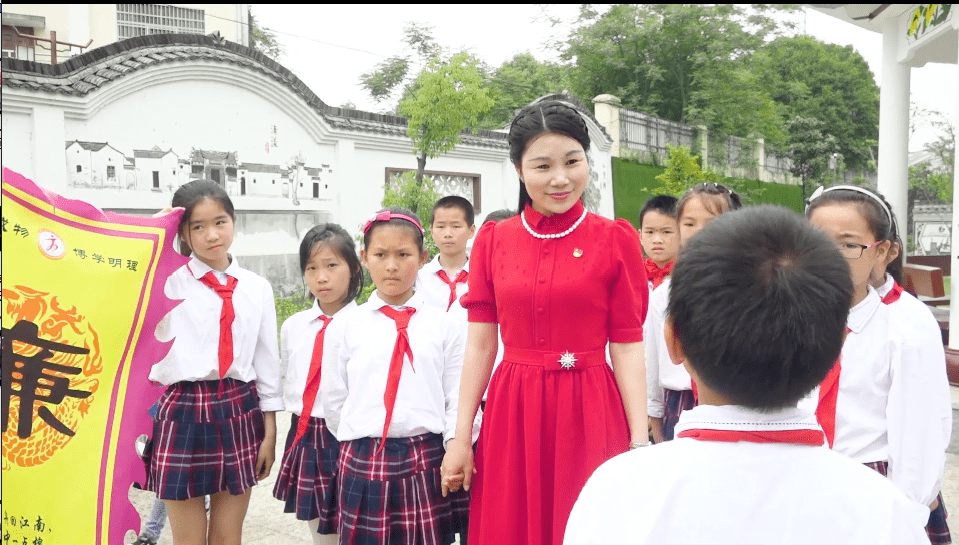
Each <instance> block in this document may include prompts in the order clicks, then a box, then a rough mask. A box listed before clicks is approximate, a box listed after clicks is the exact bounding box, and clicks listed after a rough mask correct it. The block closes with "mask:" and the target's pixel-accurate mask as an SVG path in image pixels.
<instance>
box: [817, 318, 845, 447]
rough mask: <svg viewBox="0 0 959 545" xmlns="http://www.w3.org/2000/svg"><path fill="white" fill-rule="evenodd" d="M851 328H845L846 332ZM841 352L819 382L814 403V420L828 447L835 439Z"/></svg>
mask: <svg viewBox="0 0 959 545" xmlns="http://www.w3.org/2000/svg"><path fill="white" fill-rule="evenodd" d="M851 332H852V330H851V329H849V328H848V327H847V328H846V333H851ZM841 362H842V354H841V353H840V355H839V357H838V358H836V363H835V364H833V366H832V369H830V370H829V372H828V373H826V378H824V379H822V382H821V383H820V384H819V403H818V404H817V405H816V420H817V421H818V422H819V426H820V427H822V431H823V432H824V433H825V434H826V441H828V442H829V448H832V445H833V441H834V440H835V439H836V401H837V399H838V398H839V373H840V372H841V371H842V364H841Z"/></svg>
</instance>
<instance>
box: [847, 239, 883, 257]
mask: <svg viewBox="0 0 959 545" xmlns="http://www.w3.org/2000/svg"><path fill="white" fill-rule="evenodd" d="M880 244H882V241H881V240H877V241H876V242H873V243H872V244H856V243H855V242H837V243H836V247H837V248H839V253H840V254H842V256H843V257H845V258H846V259H859V258H860V257H862V253H863V252H865V251H866V249H867V248H875V247H876V246H879V245H880Z"/></svg>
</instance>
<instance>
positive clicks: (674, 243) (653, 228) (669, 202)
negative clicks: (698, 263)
mask: <svg viewBox="0 0 959 545" xmlns="http://www.w3.org/2000/svg"><path fill="white" fill-rule="evenodd" d="M676 202H677V199H676V197H673V196H671V195H656V196H655V197H652V198H650V199H649V200H648V201H646V203H645V204H643V208H642V210H640V211H639V242H640V243H641V244H642V245H643V252H644V253H645V254H646V256H647V257H646V261H645V262H644V263H645V264H646V278H648V279H649V286H650V290H653V289H656V288H658V287H659V285H660V284H662V283H663V279H664V278H666V277H667V276H669V273H670V272H671V271H672V269H673V261H675V260H676V254H677V253H679V223H678V222H677V221H676Z"/></svg>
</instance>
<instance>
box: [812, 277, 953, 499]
mask: <svg viewBox="0 0 959 545" xmlns="http://www.w3.org/2000/svg"><path fill="white" fill-rule="evenodd" d="M899 312H900V307H899V306H896V307H892V308H890V307H889V306H887V305H884V304H882V301H881V300H880V297H879V295H878V294H877V293H876V291H875V290H874V289H872V288H871V287H870V288H869V292H868V294H867V296H866V298H865V299H863V300H862V301H861V302H860V303H858V304H857V305H856V306H854V307H853V308H852V309H850V311H849V318H848V321H847V327H848V328H849V329H850V330H851V333H849V334H848V335H847V337H846V341H845V343H844V344H843V349H842V356H841V362H842V363H841V365H842V367H841V372H840V375H839V395H838V397H837V399H836V436H835V442H834V444H833V450H835V451H836V452H838V453H840V454H844V455H846V456H848V457H850V458H852V459H853V460H854V461H856V462H858V463H861V464H864V463H869V462H881V461H886V462H888V463H889V468H888V477H889V480H890V481H892V482H893V483H894V484H895V485H896V486H897V487H898V488H899V489H900V490H902V491H903V492H904V493H905V494H906V496H907V497H909V498H910V499H912V500H914V501H917V502H919V503H921V504H923V505H930V504H932V503H933V501H934V500H935V499H936V495H937V494H938V493H939V488H940V485H941V482H942V474H943V471H944V469H945V449H946V447H947V446H948V442H949V437H950V435H951V429H952V402H951V397H950V393H949V382H948V378H947V377H946V369H945V356H944V355H943V352H942V342H941V338H938V339H937V341H936V342H931V343H930V342H929V340H928V339H922V338H917V337H916V336H914V335H913V334H912V333H911V331H912V329H911V328H910V327H909V326H907V325H906V324H904V323H903V320H904V319H908V318H906V317H905V316H901V317H895V314H897V313H899ZM818 399H819V389H818V388H816V389H815V390H813V392H812V393H811V394H810V395H809V396H807V397H806V398H804V399H803V400H802V401H801V402H800V407H803V408H805V409H808V410H810V411H815V409H816V405H817V404H818Z"/></svg>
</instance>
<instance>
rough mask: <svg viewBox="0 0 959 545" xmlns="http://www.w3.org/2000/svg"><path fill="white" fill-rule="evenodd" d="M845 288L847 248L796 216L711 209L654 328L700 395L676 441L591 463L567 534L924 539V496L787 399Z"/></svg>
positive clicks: (829, 326)
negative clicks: (920, 499)
mask: <svg viewBox="0 0 959 545" xmlns="http://www.w3.org/2000/svg"><path fill="white" fill-rule="evenodd" d="M851 298H852V285H851V280H850V276H849V268H848V265H847V263H846V261H845V259H844V258H843V257H842V256H841V255H840V254H839V252H838V251H837V248H836V246H835V244H833V243H832V242H830V241H828V240H827V239H826V237H825V236H824V235H822V234H821V233H819V232H818V231H817V230H816V229H815V228H813V227H812V226H810V225H809V224H808V223H806V222H805V221H804V220H803V219H802V218H800V217H799V216H798V215H796V214H794V213H792V212H790V211H787V210H785V209H783V208H776V207H771V206H762V207H753V208H748V209H744V210H740V211H737V212H733V213H729V214H724V215H723V216H720V217H718V218H716V219H715V220H714V221H712V222H711V223H710V225H709V226H707V227H706V228H705V229H704V230H703V231H702V232H701V233H700V234H699V235H698V236H696V237H694V238H693V239H691V240H690V241H689V243H688V244H687V245H686V247H685V248H684V250H683V252H682V255H681V256H680V258H679V260H678V261H677V263H676V266H675V269H674V271H673V274H672V288H671V293H670V300H669V306H668V312H667V316H668V317H667V322H666V327H665V331H666V345H667V348H668V349H669V352H670V356H671V357H672V359H673V361H682V362H683V365H685V366H686V368H687V369H688V371H689V374H690V375H691V376H692V377H693V379H694V380H695V381H696V384H697V385H698V390H699V403H700V404H699V406H698V407H695V408H693V409H691V410H689V411H685V412H683V413H682V415H680V418H679V422H678V424H677V425H676V439H675V440H673V441H670V442H667V443H663V444H659V445H655V446H651V447H644V448H639V449H636V450H633V451H631V452H628V453H626V454H622V455H620V456H617V457H615V458H613V459H612V460H610V461H609V462H607V463H606V464H604V465H603V466H601V467H600V468H599V469H597V470H596V472H595V473H594V474H593V476H592V477H591V478H590V480H589V482H588V483H587V484H586V486H585V487H584V489H583V491H582V494H581V495H580V497H579V499H578V501H577V502H576V505H575V507H574V508H573V511H572V514H571V516H570V518H569V524H568V526H567V529H566V539H565V543H566V544H567V545H579V544H586V543H595V544H600V543H614V542H617V543H700V544H730V545H732V544H736V545H742V544H746V543H781V544H796V545H799V544H802V545H808V544H809V543H815V544H817V545H831V544H836V545H839V544H843V545H848V544H863V545H865V544H869V545H875V544H890V545H891V544H918V543H928V542H929V541H928V538H927V537H926V534H925V531H924V529H923V527H924V526H925V524H926V520H927V519H928V517H929V509H928V508H927V507H925V506H923V505H920V504H918V503H916V502H913V501H912V500H909V499H908V498H906V496H905V495H903V494H902V492H900V491H899V490H898V489H897V488H896V487H895V486H894V485H892V483H890V482H889V481H888V480H886V479H884V478H883V477H882V476H881V475H879V474H878V473H876V472H874V471H872V470H870V469H869V468H867V467H865V466H863V465H861V464H858V463H856V462H854V461H852V460H850V459H848V458H846V457H844V456H842V455H840V454H838V453H836V452H833V451H831V450H829V449H828V448H826V447H824V446H823V445H824V442H825V437H824V434H823V432H822V429H821V428H820V427H819V425H818V424H817V422H816V417H815V415H813V414H812V413H811V412H807V411H803V410H801V409H797V408H796V405H797V403H798V402H799V400H800V399H801V398H802V397H803V396H805V395H806V394H807V393H808V392H810V391H812V389H813V388H815V387H816V386H817V385H818V384H819V383H820V382H821V381H822V379H823V378H824V377H825V376H826V373H827V372H828V371H829V369H830V368H831V367H832V366H833V363H834V362H835V361H836V358H837V357H838V356H839V353H840V350H841V348H842V344H843V337H844V334H845V333H844V332H845V327H846V317H847V314H848V312H849V303H850V301H851Z"/></svg>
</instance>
